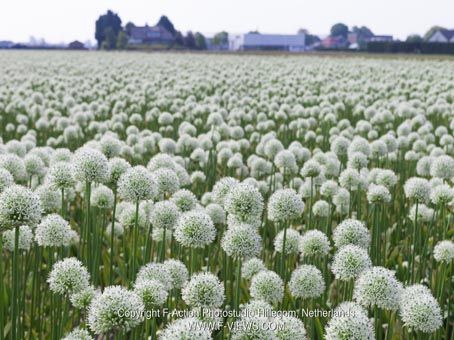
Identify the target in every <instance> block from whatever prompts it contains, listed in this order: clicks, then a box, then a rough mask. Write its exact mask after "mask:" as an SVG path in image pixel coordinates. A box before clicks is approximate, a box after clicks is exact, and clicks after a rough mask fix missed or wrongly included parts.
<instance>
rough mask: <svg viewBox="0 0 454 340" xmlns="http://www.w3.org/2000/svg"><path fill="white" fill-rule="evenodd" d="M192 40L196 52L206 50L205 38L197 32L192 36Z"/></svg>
mask: <svg viewBox="0 0 454 340" xmlns="http://www.w3.org/2000/svg"><path fill="white" fill-rule="evenodd" d="M194 40H195V47H196V48H197V49H198V50H206V49H207V43H206V39H205V36H204V35H203V34H202V33H200V32H197V33H196V34H195V36H194Z"/></svg>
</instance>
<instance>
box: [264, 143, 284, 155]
mask: <svg viewBox="0 0 454 340" xmlns="http://www.w3.org/2000/svg"><path fill="white" fill-rule="evenodd" d="M281 150H284V146H283V145H282V143H281V141H279V140H278V139H275V138H273V139H270V140H269V141H267V142H266V144H265V148H264V152H265V155H266V156H267V157H268V159H270V160H273V159H274V157H276V155H277V154H278V152H279V151H281Z"/></svg>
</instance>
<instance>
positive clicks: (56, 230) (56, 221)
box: [35, 214, 71, 247]
mask: <svg viewBox="0 0 454 340" xmlns="http://www.w3.org/2000/svg"><path fill="white" fill-rule="evenodd" d="M70 231H71V228H70V226H69V223H68V222H67V221H66V220H65V219H63V217H61V216H60V215H58V214H50V215H47V216H46V217H45V218H44V219H43V220H42V221H41V223H40V224H38V226H37V227H36V231H35V239H36V242H37V243H38V245H40V246H43V247H61V246H68V245H69V244H71V239H70V236H71V234H70Z"/></svg>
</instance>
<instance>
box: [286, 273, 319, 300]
mask: <svg viewBox="0 0 454 340" xmlns="http://www.w3.org/2000/svg"><path fill="white" fill-rule="evenodd" d="M288 287H289V289H290V292H291V294H292V295H293V297H295V298H302V299H315V298H317V297H319V296H320V295H322V294H323V292H324V291H325V281H324V279H323V275H322V272H321V271H320V270H319V269H318V268H317V267H315V266H312V265H302V266H300V267H298V268H296V269H295V270H294V271H293V273H292V276H291V277H290V281H289V283H288Z"/></svg>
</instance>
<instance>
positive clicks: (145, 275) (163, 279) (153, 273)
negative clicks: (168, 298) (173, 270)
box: [136, 262, 173, 291]
mask: <svg viewBox="0 0 454 340" xmlns="http://www.w3.org/2000/svg"><path fill="white" fill-rule="evenodd" d="M169 278H170V272H169V270H168V267H167V266H166V265H165V264H163V263H154V262H150V263H148V264H146V265H144V266H142V267H141V268H140V270H139V272H138V273H137V278H136V284H137V283H139V282H140V281H151V280H152V281H158V282H159V283H161V284H162V285H163V287H164V289H165V290H166V291H169V290H170V289H172V288H173V287H172V281H171V280H169Z"/></svg>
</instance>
